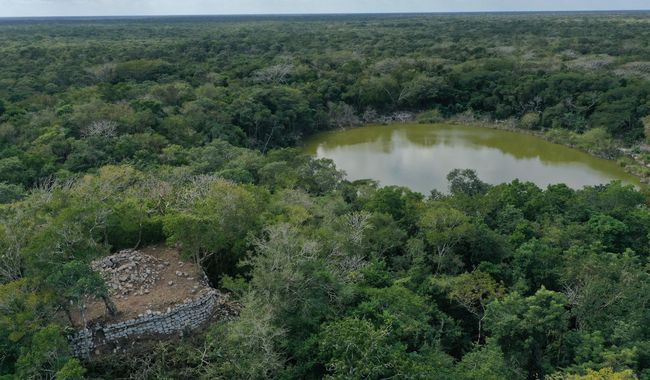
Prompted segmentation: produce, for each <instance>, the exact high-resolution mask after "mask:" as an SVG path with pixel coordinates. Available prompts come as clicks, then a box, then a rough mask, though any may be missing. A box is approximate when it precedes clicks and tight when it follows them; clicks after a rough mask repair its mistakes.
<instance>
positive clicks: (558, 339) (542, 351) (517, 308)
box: [485, 288, 569, 380]
mask: <svg viewBox="0 0 650 380" xmlns="http://www.w3.org/2000/svg"><path fill="white" fill-rule="evenodd" d="M566 305H567V299H566V297H565V296H563V295H562V294H559V293H555V292H552V291H550V290H546V289H544V288H541V289H540V290H538V291H537V293H535V294H534V295H532V296H530V297H522V296H520V295H519V294H517V293H513V294H509V295H507V296H505V297H504V298H503V299H502V300H496V301H494V302H492V303H490V304H489V305H488V307H487V309H486V318H485V327H486V329H487V330H488V331H489V332H490V333H491V336H492V337H494V339H495V340H496V342H498V344H499V346H500V347H501V349H502V350H503V353H504V354H505V355H506V358H507V359H508V360H510V361H511V362H512V363H519V365H521V366H523V369H525V370H526V371H527V372H528V376H527V377H528V379H530V380H534V379H539V378H543V377H544V376H545V374H546V373H549V372H551V371H552V370H553V368H554V367H555V365H557V364H558V360H559V359H560V358H561V357H562V355H561V353H562V346H563V337H564V335H565V334H566V333H567V331H568V328H569V313H568V312H567V310H566Z"/></svg>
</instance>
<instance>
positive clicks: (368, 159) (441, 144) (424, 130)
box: [304, 124, 639, 194]
mask: <svg viewBox="0 0 650 380" xmlns="http://www.w3.org/2000/svg"><path fill="white" fill-rule="evenodd" d="M304 149H305V152H307V153H309V154H313V155H316V156H317V157H319V158H324V157H325V158H331V159H332V160H334V162H335V163H336V165H337V167H338V168H339V169H342V170H344V171H345V172H346V173H347V174H348V178H349V179H351V180H355V179H366V178H371V179H375V180H378V181H379V182H380V183H381V184H382V185H400V186H407V187H410V188H411V189H413V190H416V191H419V192H422V193H425V194H426V193H428V192H429V191H431V190H432V189H437V190H439V191H443V192H444V191H447V186H448V183H447V179H446V176H447V174H448V173H449V172H450V171H452V170H453V169H457V168H461V169H466V168H469V169H474V170H476V172H477V173H478V175H479V177H480V178H481V179H482V180H483V181H485V182H488V183H491V184H498V183H503V182H511V181H513V180H514V179H520V180H522V181H531V182H534V183H536V184H537V185H539V186H540V187H546V186H547V185H549V184H556V183H566V184H567V185H569V186H571V187H573V188H581V187H583V186H587V185H597V184H603V183H609V182H611V181H612V180H622V181H623V182H625V183H631V184H638V183H639V182H638V180H637V179H636V178H635V177H634V176H632V175H629V174H627V173H625V171H624V170H623V168H621V167H620V166H619V165H617V164H616V162H614V161H608V160H604V159H600V158H596V157H593V156H591V155H589V154H587V153H583V152H581V151H578V150H575V149H571V148H567V147H565V146H562V145H558V144H553V143H550V142H548V141H545V140H543V139H541V138H538V137H535V136H531V135H526V134H520V133H515V132H509V131H500V130H494V129H488V128H481V127H473V126H459V125H444V124H435V125H423V124H393V125H376V126H366V127H362V128H354V129H349V130H344V131H335V132H327V133H323V134H319V135H317V136H314V137H313V138H312V139H310V140H308V141H307V142H306V144H305V147H304Z"/></svg>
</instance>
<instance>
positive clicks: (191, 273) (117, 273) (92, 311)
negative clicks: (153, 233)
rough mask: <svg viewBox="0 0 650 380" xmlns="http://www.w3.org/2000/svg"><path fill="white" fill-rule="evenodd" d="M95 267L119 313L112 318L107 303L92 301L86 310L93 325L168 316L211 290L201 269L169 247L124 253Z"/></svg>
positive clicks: (104, 259)
mask: <svg viewBox="0 0 650 380" xmlns="http://www.w3.org/2000/svg"><path fill="white" fill-rule="evenodd" d="M92 266H93V268H94V269H95V270H96V271H97V272H99V273H100V275H101V276H102V278H104V280H105V281H106V284H107V286H108V288H109V292H110V295H111V299H112V300H113V302H114V303H115V306H116V307H117V310H118V314H117V315H116V316H114V317H111V316H109V315H108V311H107V310H106V307H105V304H104V302H102V301H101V300H90V301H89V302H88V304H87V309H86V319H87V321H88V323H89V324H93V323H96V322H100V321H101V322H103V323H106V322H109V323H113V322H121V321H125V320H129V319H133V318H137V317H139V316H142V315H146V314H152V313H159V312H162V313H164V312H166V311H168V310H169V309H171V308H173V307H174V306H175V305H179V304H181V303H184V302H187V301H189V300H191V299H196V298H198V297H200V296H202V295H203V294H205V293H206V292H208V291H210V286H209V285H208V282H207V279H206V278H205V275H204V273H203V271H202V270H201V268H199V267H197V266H196V265H195V264H194V263H192V262H190V261H186V260H183V259H181V257H180V255H179V252H178V250H177V249H175V248H170V247H166V246H152V247H147V248H143V249H141V250H124V251H120V252H118V253H117V254H115V255H112V256H108V257H104V258H102V259H99V260H96V261H94V262H93V264H92Z"/></svg>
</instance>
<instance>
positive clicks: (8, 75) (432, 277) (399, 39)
mask: <svg viewBox="0 0 650 380" xmlns="http://www.w3.org/2000/svg"><path fill="white" fill-rule="evenodd" d="M647 24H648V15H647V14H645V13H629V14H628V13H626V14H585V15H582V14H566V15H546V14H544V15H480V16H479V15H474V16H467V15H458V16H354V17H352V16H340V17H339V16H337V17H333V16H330V17H307V16H304V17H293V18H258V19H249V18H242V19H239V18H172V19H150V20H119V19H117V20H91V21H88V20H77V21H58V20H51V21H46V22H32V21H6V20H5V21H0V136H1V138H0V255H1V257H0V311H1V312H0V378H3V379H4V378H6V379H14V378H15V379H29V378H32V379H81V378H95V379H112V378H141V379H148V378H151V379H158V378H159V379H163V378H174V379H196V378H204V379H213V378H228V379H229V378H233V379H262V378H279V379H294V378H295V379H317V378H331V379H381V378H399V379H412V378H423V379H461V380H463V379H468V380H470V379H471V380H474V379H530V380H533V379H541V378H544V377H547V378H550V379H607V380H615V379H650V354H649V353H650V327H649V326H650V314H649V313H648V311H647V305H648V302H650V278H649V277H650V262H649V261H648V260H649V259H648V258H649V257H650V208H649V206H650V198H649V197H648V194H647V193H643V192H642V191H640V190H637V189H635V188H633V187H629V186H624V185H622V184H620V183H612V184H609V185H603V186H595V187H588V188H584V189H581V190H573V189H570V188H568V187H567V186H564V185H554V186H549V187H548V188H546V189H540V188H538V187H537V186H535V185H534V184H531V183H522V182H519V181H515V182H513V183H510V184H500V185H496V186H490V185H487V184H485V183H483V182H482V181H481V180H480V179H479V178H477V176H476V174H475V173H474V172H472V171H471V170H456V171H454V172H452V173H450V175H449V177H448V179H449V182H450V186H449V190H450V191H449V194H441V193H438V192H432V193H431V194H427V195H426V196H425V195H423V194H420V193H416V192H413V191H411V190H409V189H406V188H401V187H383V188H382V187H379V186H378V185H377V184H376V183H375V182H373V181H372V180H364V181H356V182H350V181H348V180H346V179H345V175H344V173H342V172H340V171H338V170H337V169H336V167H335V166H334V165H333V163H332V162H331V161H328V160H316V159H313V158H311V157H306V156H304V155H302V154H301V153H300V152H299V151H298V150H296V149H295V148H291V146H293V145H295V144H298V143H300V141H301V140H302V138H303V137H305V136H308V135H309V134H311V133H314V132H316V131H319V130H324V129H328V128H332V127H341V126H346V125H350V124H355V123H360V122H363V121H369V120H375V119H378V118H380V116H381V115H387V114H391V113H394V112H399V111H405V110H406V111H413V112H419V111H427V112H426V113H422V114H421V116H420V118H421V120H422V121H427V120H428V121H431V120H440V119H441V118H444V117H451V116H456V117H464V116H468V115H471V116H482V117H488V118H492V119H494V120H498V119H507V118H514V119H516V121H517V123H518V125H520V126H521V127H522V128H528V129H532V130H540V131H541V130H544V131H546V133H550V134H557V135H558V136H561V135H562V134H570V135H571V136H575V137H576V139H578V140H577V141H579V142H580V143H583V144H585V146H587V145H589V146H609V145H608V144H609V143H610V142H616V143H617V144H619V143H626V144H637V145H639V147H637V148H640V146H641V145H640V144H642V142H643V139H644V133H646V136H647V132H644V125H645V127H646V128H647V124H648V123H647V116H648V114H649V113H650V82H648V80H647V78H646V77H647V72H646V71H644V70H645V69H644V68H645V67H646V66H645V65H646V63H647V62H646V61H648V60H649V56H650V46H649V45H648V40H649V39H648V37H650V36H649V34H650V29H649V28H647ZM644 118H645V119H644ZM644 123H645V124H644ZM646 130H647V129H646ZM162 242H167V243H168V244H174V245H177V246H179V247H180V248H181V250H182V253H183V254H184V255H186V256H187V257H188V258H191V259H193V260H195V261H196V262H197V263H199V264H201V265H202V266H203V267H204V268H205V269H206V271H207V273H208V275H209V278H210V280H211V281H212V283H213V284H214V285H215V286H219V287H221V288H224V289H227V290H229V291H231V292H232V294H233V297H235V299H236V300H237V302H239V303H240V304H241V307H242V309H241V313H240V315H239V317H238V318H237V319H236V320H233V321H220V322H216V323H214V324H213V325H212V326H210V327H209V328H207V329H206V331H204V332H199V333H198V334H197V335H196V336H193V337H186V338H184V339H180V340H179V341H178V342H173V343H168V342H160V343H158V344H154V345H153V347H150V348H147V349H145V350H144V351H143V352H140V353H138V352H131V353H129V354H128V355H123V354H116V355H113V356H106V357H102V358H100V360H97V361H92V362H83V363H82V362H80V361H79V360H78V359H76V358H73V357H72V356H71V354H70V351H69V348H68V346H67V343H66V339H65V337H66V334H68V333H70V332H71V331H73V330H74V329H78V328H80V327H83V326H79V325H78V323H77V324H75V323H73V320H72V318H69V315H71V314H72V313H75V314H79V315H82V316H83V315H84V310H85V302H86V300H87V298H88V297H91V296H92V297H97V298H102V299H104V300H105V301H106V306H107V310H108V311H109V312H114V311H115V310H113V308H114V306H112V305H111V302H110V300H109V299H108V297H106V295H107V289H106V287H105V285H104V284H103V282H102V281H101V279H99V278H98V277H97V275H96V274H95V273H94V272H93V271H92V270H91V269H90V266H89V263H90V261H91V260H92V259H94V258H97V257H100V256H102V255H105V254H107V253H109V252H111V251H115V250H118V249H121V248H125V247H136V246H143V245H147V244H155V243H162ZM81 324H85V321H84V320H83V318H82V320H81Z"/></svg>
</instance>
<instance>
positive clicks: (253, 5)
mask: <svg viewBox="0 0 650 380" xmlns="http://www.w3.org/2000/svg"><path fill="white" fill-rule="evenodd" d="M614 9H616V10H623V9H650V0H0V17H21V16H111V15H199V14H261V13H357V12H362V13H373V12H378V13H382V12H464V11H537V10H539V11H554V10H614Z"/></svg>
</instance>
